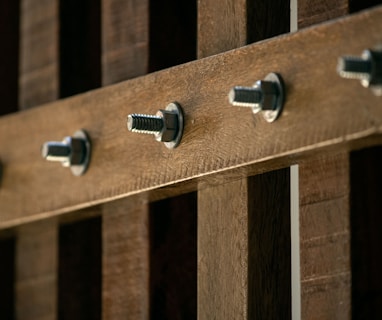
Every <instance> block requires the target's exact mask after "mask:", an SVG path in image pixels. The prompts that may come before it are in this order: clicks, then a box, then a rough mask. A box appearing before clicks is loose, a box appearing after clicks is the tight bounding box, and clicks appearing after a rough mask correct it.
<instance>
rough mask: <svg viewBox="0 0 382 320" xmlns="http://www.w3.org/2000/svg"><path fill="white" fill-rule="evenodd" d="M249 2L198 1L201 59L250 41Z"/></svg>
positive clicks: (232, 0)
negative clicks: (248, 33)
mask: <svg viewBox="0 0 382 320" xmlns="http://www.w3.org/2000/svg"><path fill="white" fill-rule="evenodd" d="M246 9H247V1H246V0H239V1H235V0H224V1H219V5H217V3H216V1H214V0H199V1H198V35H203V36H198V58H204V57H208V56H211V55H214V54H217V53H221V52H224V51H228V50H231V49H235V48H238V47H241V46H244V45H246V44H247V10H246Z"/></svg>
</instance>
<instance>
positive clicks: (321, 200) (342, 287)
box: [300, 153, 351, 319]
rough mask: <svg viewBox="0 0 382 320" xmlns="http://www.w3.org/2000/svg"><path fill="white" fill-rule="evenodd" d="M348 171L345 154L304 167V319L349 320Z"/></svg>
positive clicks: (302, 282)
mask: <svg viewBox="0 0 382 320" xmlns="http://www.w3.org/2000/svg"><path fill="white" fill-rule="evenodd" d="M348 170H349V164H348V155H347V154H346V153H341V154H335V155H330V156H327V157H324V158H318V159H313V160H310V161H306V162H304V163H301V164H300V236H301V242H300V250H301V309H302V310H301V314H302V319H308V318H309V317H310V316H311V315H312V314H315V315H317V317H318V318H325V319H329V318H330V319H349V318H350V309H351V305H350V304H351V302H350V285H351V283H350V279H351V273H350V232H349V171H348Z"/></svg>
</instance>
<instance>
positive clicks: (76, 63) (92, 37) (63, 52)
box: [59, 0, 101, 98]
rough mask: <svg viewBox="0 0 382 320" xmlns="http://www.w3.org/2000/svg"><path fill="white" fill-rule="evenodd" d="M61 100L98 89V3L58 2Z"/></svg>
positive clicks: (99, 64)
mask: <svg viewBox="0 0 382 320" xmlns="http://www.w3.org/2000/svg"><path fill="white" fill-rule="evenodd" d="M59 9H60V34H59V41H60V81H59V82H60V93H59V94H60V97H61V98H65V97H69V96H72V95H74V94H78V93H81V92H85V91H88V90H91V89H95V88H98V87H100V86H101V3H100V0H83V1H76V0H65V1H60V8H59Z"/></svg>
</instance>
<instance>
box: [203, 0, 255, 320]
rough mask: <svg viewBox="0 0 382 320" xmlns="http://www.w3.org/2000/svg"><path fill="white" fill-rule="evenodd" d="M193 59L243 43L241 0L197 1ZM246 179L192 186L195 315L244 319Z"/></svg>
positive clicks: (244, 9)
mask: <svg viewBox="0 0 382 320" xmlns="http://www.w3.org/2000/svg"><path fill="white" fill-rule="evenodd" d="M197 39H198V47H197V49H198V58H205V57H208V56H211V55H214V54H217V53H221V52H224V51H228V50H230V49H234V48H238V47H241V46H243V45H245V44H246V43H247V1H245V0H241V1H231V0H228V1H223V3H220V4H219V6H216V1H213V0H207V1H199V2H198V36H197ZM247 192H248V190H247V178H241V179H239V180H237V181H234V182H230V183H221V184H217V185H215V186H213V185H212V186H211V187H209V188H207V189H202V188H198V298H197V300H198V319H231V318H236V319H247V314H248V307H247V302H248V289H247V278H248V211H247V210H248V203H247V202H248V198H247Z"/></svg>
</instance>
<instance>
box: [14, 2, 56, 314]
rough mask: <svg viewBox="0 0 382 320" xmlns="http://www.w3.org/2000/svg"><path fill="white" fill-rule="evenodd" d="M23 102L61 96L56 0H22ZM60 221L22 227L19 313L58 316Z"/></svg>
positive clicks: (29, 104)
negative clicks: (58, 222) (58, 224)
mask: <svg viewBox="0 0 382 320" xmlns="http://www.w3.org/2000/svg"><path fill="white" fill-rule="evenodd" d="M20 15H21V18H20V20H21V21H20V22H21V30H20V31H21V32H20V72H19V106H20V109H27V108H30V107H34V106H37V105H39V104H42V103H46V102H50V101H54V100H56V99H57V98H58V96H59V92H58V90H59V89H58V79H59V75H58V72H59V67H58V65H59V61H58V24H59V20H58V1H50V0H21V11H20ZM56 314H57V221H56V220H55V219H49V220H46V221H42V222H36V223H33V224H28V225H24V226H22V227H20V228H19V229H18V232H17V241H16V316H17V319H56Z"/></svg>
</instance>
